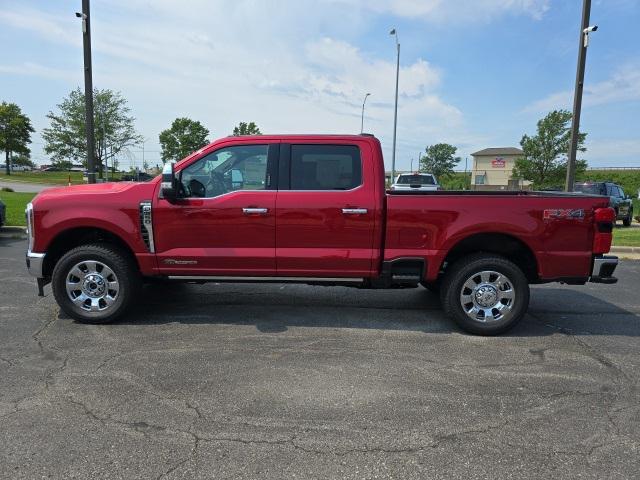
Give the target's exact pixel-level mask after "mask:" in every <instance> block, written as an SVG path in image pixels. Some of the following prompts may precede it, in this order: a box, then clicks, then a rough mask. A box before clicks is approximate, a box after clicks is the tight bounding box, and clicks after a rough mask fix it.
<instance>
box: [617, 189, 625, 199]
mask: <svg viewBox="0 0 640 480" xmlns="http://www.w3.org/2000/svg"><path fill="white" fill-rule="evenodd" d="M618 195H620V196H621V197H624V190H622V187H618Z"/></svg>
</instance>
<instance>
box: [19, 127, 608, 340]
mask: <svg viewBox="0 0 640 480" xmlns="http://www.w3.org/2000/svg"><path fill="white" fill-rule="evenodd" d="M614 215H615V214H614V211H613V210H612V209H611V208H609V199H608V198H605V197H601V196H589V195H576V194H558V193H537V192H479V191H465V192H447V191H433V192H414V191H385V171H384V162H383V158H382V151H381V148H380V143H379V141H378V140H377V139H376V138H374V137H373V136H370V135H304V136H302V135H278V136H276V135H262V136H251V137H227V138H223V139H220V140H217V141H215V142H213V143H212V144H210V145H208V146H206V147H204V148H202V149H201V150H199V151H197V152H195V153H193V154H191V155H190V156H189V157H187V158H185V159H184V160H182V161H180V162H179V163H177V164H175V165H174V164H166V165H165V168H164V170H163V173H162V176H159V177H158V178H156V179H154V180H152V181H150V182H148V183H131V182H122V183H104V184H96V185H80V186H73V187H64V188H56V189H50V190H45V191H44V192H42V193H40V194H39V195H38V196H37V197H36V198H35V199H34V200H33V201H32V203H31V204H29V206H28V207H27V220H28V234H29V250H28V252H27V266H28V268H29V271H30V272H31V273H32V274H33V275H34V276H35V277H37V279H38V288H39V292H40V294H42V291H43V287H44V285H46V284H47V283H49V282H51V284H52V289H53V294H54V296H55V298H56V300H57V302H58V304H59V305H60V307H61V308H62V309H63V310H64V311H65V312H66V313H67V314H69V315H70V316H71V317H73V318H75V319H77V320H78V321H80V322H87V323H106V322H110V321H113V320H115V319H116V318H118V317H120V316H121V315H122V314H123V313H124V312H125V309H126V308H127V306H128V305H129V304H131V303H132V302H133V301H134V299H135V297H136V290H137V289H138V288H139V287H140V285H141V284H142V283H143V282H144V281H147V280H150V279H153V278H154V277H155V278H161V279H166V280H167V281H169V280H174V281H188V282H206V281H215V282H221V281H228V282H264V281H267V282H299V283H306V284H314V285H318V284H324V285H340V286H353V287H358V288H415V287H418V286H419V285H422V286H424V287H425V288H428V289H430V290H433V291H439V292H440V298H441V301H442V305H443V308H444V310H445V312H446V313H447V314H448V315H449V316H450V317H451V318H453V320H455V321H456V322H457V323H458V324H459V325H460V327H462V328H463V329H464V330H466V331H468V332H472V333H477V334H485V335H490V334H497V333H500V332H503V331H505V330H506V329H508V328H510V327H511V326H513V325H514V324H515V323H516V322H517V321H518V320H520V319H521V318H522V317H523V316H524V314H525V312H526V309H527V306H528V303H529V284H535V283H545V282H564V283H569V284H584V283H585V282H587V281H592V282H601V283H614V282H615V281H616V279H615V278H614V277H613V272H614V270H615V268H616V265H617V263H618V260H617V258H616V257H612V256H606V255H604V254H605V253H607V252H608V251H609V248H610V245H611V235H612V234H611V232H612V226H613V221H614Z"/></svg>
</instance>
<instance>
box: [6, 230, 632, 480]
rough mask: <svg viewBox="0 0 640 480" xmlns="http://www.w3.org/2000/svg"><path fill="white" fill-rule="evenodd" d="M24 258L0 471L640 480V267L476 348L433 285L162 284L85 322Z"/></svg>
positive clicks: (550, 304) (14, 265)
mask: <svg viewBox="0 0 640 480" xmlns="http://www.w3.org/2000/svg"><path fill="white" fill-rule="evenodd" d="M25 248H26V245H25V242H24V241H23V240H20V241H16V240H4V239H0V332H1V335H0V418H1V420H0V421H1V422H2V423H1V428H0V477H4V478H12V479H13V478H36V477H37V478H40V477H44V476H51V477H53V478H88V477H91V478H127V479H131V478H260V479H271V478H273V479H281V478H294V477H295V478H322V479H327V478H341V479H342V478H347V479H348V478H353V479H361V478H399V479H410V478H443V479H444V478H465V479H466V478H492V479H495V478H536V479H538V478H554V479H555V478H594V479H596V478H633V477H636V476H637V473H638V458H639V454H640V404H639V402H638V398H639V395H640V391H639V389H638V385H639V380H640V355H639V354H640V342H639V341H638V340H639V338H638V337H640V298H638V295H637V291H638V285H640V262H633V261H623V262H622V264H621V265H620V267H619V276H620V283H619V284H617V285H587V286H584V287H572V286H561V285H555V284H553V285H548V286H539V287H533V289H532V299H531V309H530V314H528V315H527V316H526V318H525V320H524V321H523V322H522V323H521V324H520V325H518V326H517V327H516V328H515V330H513V331H512V332H510V333H509V334H508V335H505V336H500V337H493V338H483V337H474V336H469V335H466V334H464V333H462V332H461V331H460V330H459V329H457V328H456V327H455V326H453V325H452V323H451V322H450V321H449V320H447V319H446V318H445V317H444V315H443V314H442V312H441V310H440V307H439V303H438V301H437V299H436V297H435V296H433V295H432V294H431V293H429V292H427V291H426V290H424V289H422V288H420V289H407V290H386V291H383V290H378V291H375V290H374V291H367V290H354V289H347V288H339V287H309V286H302V285H277V284H268V285H255V284H251V285H249V284H244V285H242V284H235V285H233V284H207V285H167V286H162V285H156V286H153V287H146V288H145V289H144V292H143V293H142V295H141V296H140V297H139V298H138V299H137V300H136V302H135V303H136V306H135V308H134V309H133V310H132V311H131V313H130V314H129V315H128V316H126V318H125V319H124V320H123V321H121V322H120V323H117V324H114V325H104V326H99V325H81V324H78V323H75V322H73V321H72V320H70V319H69V318H66V317H64V316H61V315H60V314H59V310H58V307H57V306H56V304H55V303H54V301H53V299H52V297H51V293H50V288H49V287H47V289H46V294H47V296H46V297H44V298H38V297H36V296H35V294H36V292H35V282H34V281H33V279H31V278H29V277H28V276H27V273H26V270H25V265H24V251H25Z"/></svg>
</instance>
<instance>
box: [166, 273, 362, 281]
mask: <svg viewBox="0 0 640 480" xmlns="http://www.w3.org/2000/svg"><path fill="white" fill-rule="evenodd" d="M167 278H168V279H169V280H186V281H195V282H198V281H200V282H267V283H285V282H292V283H317V282H320V283H363V282H364V278H341V277H233V276H209V275H169V276H168V277H167Z"/></svg>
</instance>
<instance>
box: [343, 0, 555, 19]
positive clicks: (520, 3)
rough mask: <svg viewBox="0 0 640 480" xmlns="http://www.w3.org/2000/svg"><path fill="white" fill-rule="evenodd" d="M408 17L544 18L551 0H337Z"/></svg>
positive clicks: (379, 11) (378, 11)
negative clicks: (523, 16)
mask: <svg viewBox="0 0 640 480" xmlns="http://www.w3.org/2000/svg"><path fill="white" fill-rule="evenodd" d="M333 1H335V2H339V3H347V4H350V5H352V6H359V7H360V8H363V9H370V10H373V11H375V12H377V13H387V14H389V13H390V14H393V15H397V16H399V17H407V18H422V19H424V20H427V21H431V22H446V23H463V22H464V23H466V22H469V21H476V22H477V21H483V22H487V21H489V20H491V19H493V18H495V17H498V16H502V15H506V14H514V15H528V16H530V17H532V18H534V19H536V20H539V19H541V18H542V17H543V16H544V14H545V13H546V12H547V10H549V6H550V0H473V1H469V0H333Z"/></svg>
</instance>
